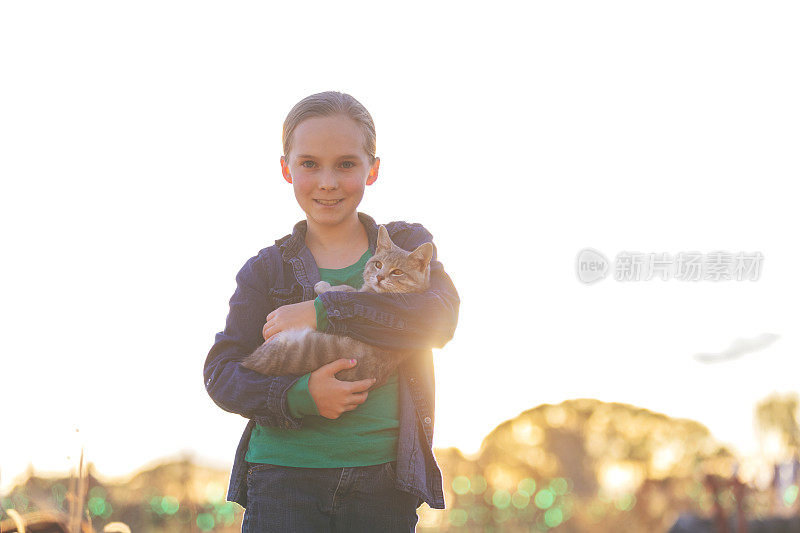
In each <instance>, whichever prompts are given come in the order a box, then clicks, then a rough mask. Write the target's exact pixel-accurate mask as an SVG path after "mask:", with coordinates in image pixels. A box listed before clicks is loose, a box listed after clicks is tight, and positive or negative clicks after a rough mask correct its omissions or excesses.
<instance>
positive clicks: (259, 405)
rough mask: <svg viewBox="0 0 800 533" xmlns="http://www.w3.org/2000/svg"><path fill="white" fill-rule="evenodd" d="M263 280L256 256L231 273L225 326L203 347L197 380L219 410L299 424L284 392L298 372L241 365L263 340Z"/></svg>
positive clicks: (266, 308) (267, 303) (266, 306)
mask: <svg viewBox="0 0 800 533" xmlns="http://www.w3.org/2000/svg"><path fill="white" fill-rule="evenodd" d="M267 279H268V273H267V271H266V268H265V266H264V263H263V262H262V260H261V259H260V256H254V257H251V258H250V259H248V260H247V262H246V263H245V264H244V266H243V267H242V268H241V269H240V270H239V272H238V274H236V290H235V291H234V293H233V296H232V297H231V299H230V310H229V312H228V317H227V319H226V322H225V329H224V331H221V332H219V333H217V334H216V337H215V341H214V345H213V346H212V347H211V350H210V351H209V352H208V356H207V357H206V362H205V365H204V367H203V379H204V381H205V387H206V392H208V395H209V396H211V399H212V400H213V401H214V403H215V404H217V405H218V406H219V407H220V408H222V409H224V410H225V411H228V412H230V413H236V414H239V415H241V416H243V417H245V418H252V419H253V420H254V421H255V422H256V423H257V424H260V425H262V426H274V427H282V428H287V429H299V428H300V427H302V418H300V417H295V416H292V414H291V412H290V411H289V408H288V405H287V393H288V390H289V388H290V387H291V386H292V385H293V384H294V383H295V382H296V381H297V380H298V379H300V378H301V377H302V376H300V375H286V376H265V375H263V374H260V373H258V372H256V371H254V370H250V369H248V368H245V367H243V366H242V365H241V361H242V360H244V358H245V357H246V356H248V355H250V354H251V353H252V352H253V351H254V350H255V349H256V348H258V347H259V346H260V345H261V344H262V343H263V342H264V339H263V338H262V333H261V329H262V327H263V326H264V322H266V319H267V315H268V314H269V313H271V312H272V310H273V308H272V300H271V298H269V296H268V291H269V289H268V287H267Z"/></svg>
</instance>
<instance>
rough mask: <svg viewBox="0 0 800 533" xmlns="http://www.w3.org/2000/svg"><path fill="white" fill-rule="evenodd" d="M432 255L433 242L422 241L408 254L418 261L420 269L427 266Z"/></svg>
mask: <svg viewBox="0 0 800 533" xmlns="http://www.w3.org/2000/svg"><path fill="white" fill-rule="evenodd" d="M432 257H433V244H431V243H429V242H424V243H422V244H420V245H419V246H417V248H416V249H415V250H414V251H413V252H411V254H409V256H408V258H409V259H412V260H414V261H417V262H418V263H419V269H420V271H422V270H425V269H426V268H428V265H429V264H430V262H431V258H432Z"/></svg>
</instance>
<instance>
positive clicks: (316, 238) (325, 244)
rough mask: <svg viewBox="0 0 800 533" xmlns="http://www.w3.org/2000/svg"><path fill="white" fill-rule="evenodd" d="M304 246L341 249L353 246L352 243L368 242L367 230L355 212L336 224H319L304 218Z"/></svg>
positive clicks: (320, 248) (319, 248) (324, 249)
mask: <svg viewBox="0 0 800 533" xmlns="http://www.w3.org/2000/svg"><path fill="white" fill-rule="evenodd" d="M306 221H307V223H308V226H307V229H306V239H305V241H306V246H308V247H309V248H310V249H312V250H321V251H328V250H341V249H342V248H348V247H351V246H353V243H363V244H364V246H367V245H368V244H369V239H368V238H367V230H366V228H364V225H363V224H361V220H359V218H358V214H357V213H353V216H352V217H351V218H348V219H347V220H344V221H342V223H341V224H338V225H336V226H333V227H331V226H320V225H318V224H317V223H316V222H314V221H313V220H308V219H306Z"/></svg>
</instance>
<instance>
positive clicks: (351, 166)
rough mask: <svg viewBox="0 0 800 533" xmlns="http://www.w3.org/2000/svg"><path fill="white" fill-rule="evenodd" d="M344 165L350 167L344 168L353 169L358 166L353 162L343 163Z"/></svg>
mask: <svg viewBox="0 0 800 533" xmlns="http://www.w3.org/2000/svg"><path fill="white" fill-rule="evenodd" d="M342 165H350V166H349V167H344V168H353V167H354V166H356V164H355V163H353V162H352V161H344V162H342Z"/></svg>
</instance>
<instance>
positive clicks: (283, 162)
mask: <svg viewBox="0 0 800 533" xmlns="http://www.w3.org/2000/svg"><path fill="white" fill-rule="evenodd" d="M281 172H282V173H283V179H285V180H286V181H288V182H289V183H291V182H292V175H291V174H290V173H289V164H288V163H287V162H286V158H285V157H284V156H281Z"/></svg>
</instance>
